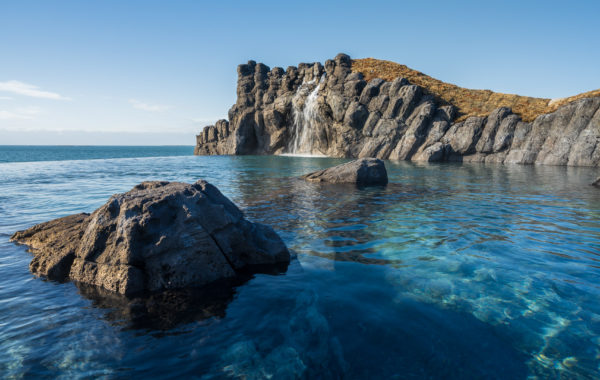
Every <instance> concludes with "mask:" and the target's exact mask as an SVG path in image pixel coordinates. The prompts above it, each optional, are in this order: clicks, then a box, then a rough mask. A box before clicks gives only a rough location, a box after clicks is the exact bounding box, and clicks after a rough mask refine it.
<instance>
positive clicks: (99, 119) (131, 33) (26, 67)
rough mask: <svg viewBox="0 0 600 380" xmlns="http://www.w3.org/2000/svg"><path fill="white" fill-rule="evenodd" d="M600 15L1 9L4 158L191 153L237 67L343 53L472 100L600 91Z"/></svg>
mask: <svg viewBox="0 0 600 380" xmlns="http://www.w3.org/2000/svg"><path fill="white" fill-rule="evenodd" d="M599 19H600V2H599V1H577V0H572V1H569V2H565V1H525V0H521V1H486V2H484V1H455V2H450V1H412V2H402V1H389V2H383V1H376V0H371V1H297V2H283V1H279V2H275V1H259V0H254V1H246V2H227V1H220V2H212V1H211V2H208V1H207V2H202V1H177V0H174V1H149V0H145V1H27V0H19V1H9V0H4V1H2V2H0V48H1V51H2V54H0V145H1V144H124V145H128V144H184V145H193V143H194V135H195V134H196V133H198V132H199V131H200V130H201V129H202V127H203V126H204V125H206V124H208V123H212V122H214V121H215V120H217V119H219V118H226V117H227V111H228V109H229V107H230V106H231V105H232V104H233V103H234V102H235V82H236V66H237V65H238V64H239V63H244V62H246V61H248V60H249V59H253V60H256V61H259V62H264V63H265V64H267V65H269V66H270V67H274V66H282V67H284V68H285V67H287V66H289V65H297V64H298V63H299V62H313V61H320V62H323V61H324V60H326V59H328V58H332V57H334V56H335V55H336V54H337V53H339V52H345V53H347V54H350V56H352V57H353V58H363V57H375V58H381V59H388V60H392V61H396V62H399V63H403V64H406V65H408V66H409V67H412V68H414V69H417V70H419V71H422V72H424V73H426V74H428V75H431V76H433V77H436V78H439V79H441V80H444V81H446V82H451V83H455V84H458V85H460V86H464V87H469V88H484V89H491V90H494V91H499V92H505V93H518V94H522V95H529V96H539V97H547V98H559V97H565V96H570V95H574V94H577V93H580V92H584V91H589V90H593V89H597V88H600V69H598V67H600V28H599V24H598V22H599V21H598V20H599Z"/></svg>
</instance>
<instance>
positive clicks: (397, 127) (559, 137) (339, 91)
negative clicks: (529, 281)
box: [195, 54, 600, 166]
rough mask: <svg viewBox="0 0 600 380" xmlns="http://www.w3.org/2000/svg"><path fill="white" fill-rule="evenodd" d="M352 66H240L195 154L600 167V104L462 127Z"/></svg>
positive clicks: (436, 107) (413, 90) (413, 93)
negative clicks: (230, 94) (220, 115)
mask: <svg viewBox="0 0 600 380" xmlns="http://www.w3.org/2000/svg"><path fill="white" fill-rule="evenodd" d="M351 66H352V60H351V59H350V57H349V56H347V55H346V54H338V55H337V56H336V57H335V59H333V60H327V61H326V62H325V64H324V65H322V64H321V63H318V62H317V63H310V64H307V63H301V64H299V65H298V67H294V66H290V67H288V68H287V69H286V70H283V69H282V68H279V67H275V68H273V69H269V67H267V66H265V65H264V64H262V63H256V62H254V61H249V62H248V63H247V64H243V65H239V66H238V83H237V102H236V103H235V104H234V105H233V106H232V107H231V109H230V110H229V115H228V116H229V121H226V120H220V121H218V122H217V123H216V124H215V125H214V126H207V127H205V128H204V130H203V131H202V132H201V133H200V134H199V135H198V136H197V138H196V148H195V154H198V155H212V154H261V155H262V154H282V153H295V154H319V155H326V156H330V157H347V158H351V157H352V158H359V157H377V158H381V159H391V160H409V161H421V162H436V161H464V162H486V163H518V164H545V165H570V166H600V144H599V143H600V97H593V98H582V99H579V100H576V101H573V102H571V103H568V104H565V105H563V106H561V107H560V108H558V109H557V110H556V111H555V112H552V113H549V114H544V115H540V116H538V117H537V118H536V119H535V120H534V121H533V122H530V123H527V122H523V121H522V120H521V117H520V116H519V115H516V114H514V113H513V112H512V110H511V109H510V108H508V107H500V108H498V109H496V110H494V111H493V112H491V113H490V114H489V115H482V116H471V117H468V118H466V119H465V120H460V119H458V120H457V119H456V118H457V116H460V115H458V112H457V109H456V108H455V107H454V106H453V105H451V104H443V103H442V102H440V101H439V100H438V99H436V98H434V97H433V96H432V95H431V94H430V93H428V91H427V90H426V89H425V88H422V87H420V86H417V85H414V84H411V83H409V81H408V80H407V79H405V78H396V79H394V80H393V81H385V80H383V79H379V78H374V79H372V80H370V81H369V82H367V81H366V80H365V79H364V77H363V75H362V74H361V73H358V72H352V67H351Z"/></svg>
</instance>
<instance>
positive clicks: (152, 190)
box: [11, 180, 290, 295]
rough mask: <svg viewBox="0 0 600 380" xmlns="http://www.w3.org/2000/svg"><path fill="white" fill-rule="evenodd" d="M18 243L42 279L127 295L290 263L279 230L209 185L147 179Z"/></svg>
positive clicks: (34, 231)
mask: <svg viewBox="0 0 600 380" xmlns="http://www.w3.org/2000/svg"><path fill="white" fill-rule="evenodd" d="M11 240H12V241H15V242H18V243H21V244H26V245H28V246H29V247H30V250H31V252H32V253H33V255H34V258H33V260H32V262H31V264H30V270H31V272H32V273H34V274H36V275H38V276H44V277H47V278H49V279H51V280H58V281H64V280H72V281H76V282H79V283H83V284H90V285H95V286H99V287H102V288H105V289H108V290H110V291H114V292H117V293H121V294H126V295H131V294H134V293H139V292H144V291H149V292H153V291H158V290H164V289H176V288H182V287H188V286H202V285H205V284H208V283H212V282H214V281H216V280H219V279H223V278H233V277H235V276H236V275H237V274H238V273H241V272H245V271H249V270H250V271H251V270H252V268H253V267H256V268H258V266H264V265H267V266H268V265H276V264H278V263H283V264H287V263H289V261H290V254H289V252H288V250H287V248H286V246H285V244H284V243H283V241H282V240H281V238H280V237H279V236H278V235H277V233H276V232H275V231H274V230H273V229H272V228H271V227H269V226H266V225H263V224H260V223H251V222H249V221H248V220H246V219H245V218H244V215H243V213H242V212H241V211H240V210H239V209H238V208H237V206H236V205H235V204H233V203H232V202H231V201H230V200H229V199H227V198H226V197H225V196H224V195H223V194H221V192H220V191H219V190H218V189H217V188H216V187H214V186H213V185H211V184H209V183H208V182H206V181H203V180H200V181H198V182H196V183H194V184H186V183H179V182H143V183H141V184H139V185H137V186H135V187H134V188H133V189H132V190H130V191H129V192H127V193H123V194H117V195H114V196H112V197H111V198H110V199H109V200H108V202H107V203H106V204H105V205H103V206H102V207H100V208H98V209H97V210H96V211H94V212H93V213H92V214H77V215H71V216H67V217H64V218H60V219H56V220H52V221H50V222H46V223H41V224H38V225H36V226H33V227H31V228H29V229H27V230H25V231H19V232H17V233H15V234H14V235H13V236H12V237H11Z"/></svg>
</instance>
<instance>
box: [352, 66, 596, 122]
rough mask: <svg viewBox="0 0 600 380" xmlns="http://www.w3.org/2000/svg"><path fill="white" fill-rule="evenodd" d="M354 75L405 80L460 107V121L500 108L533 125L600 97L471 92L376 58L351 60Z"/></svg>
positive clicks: (593, 93) (588, 95)
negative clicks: (568, 106)
mask: <svg viewBox="0 0 600 380" xmlns="http://www.w3.org/2000/svg"><path fill="white" fill-rule="evenodd" d="M352 71H354V72H360V73H362V74H363V75H364V77H365V80H367V81H370V80H371V79H373V78H381V79H385V80H387V81H391V80H394V79H395V78H399V77H404V78H406V79H408V81H409V82H410V83H412V84H416V85H418V86H421V87H423V88H424V89H425V90H426V91H427V92H429V93H430V94H431V95H433V96H434V97H435V98H436V99H437V101H438V102H440V103H441V104H452V105H454V106H455V107H457V108H458V116H457V121H461V120H464V119H466V118H467V117H469V116H486V115H488V114H489V113H490V112H492V111H493V110H494V109H496V108H498V107H510V108H511V109H512V111H513V112H514V113H516V114H519V115H521V118H522V119H523V120H524V121H533V120H534V119H535V118H536V117H538V116H539V115H541V114H544V113H549V112H553V111H555V110H556V109H557V108H558V107H560V106H562V105H564V104H567V103H570V102H572V101H574V100H577V99H581V98H586V97H594V96H600V89H598V90H594V91H590V92H586V93H583V94H579V95H575V96H571V97H568V98H562V99H553V100H551V99H544V98H532V97H528V96H520V95H513V94H502V93H499V92H493V91H490V90H471V89H468V88H462V87H459V86H456V85H454V84H450V83H445V82H442V81H440V80H437V79H435V78H432V77H430V76H428V75H425V74H423V73H421V72H419V71H416V70H413V69H411V68H409V67H407V66H405V65H401V64H399V63H395V62H391V61H383V60H379V59H374V58H363V59H355V60H352Z"/></svg>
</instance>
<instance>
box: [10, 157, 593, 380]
mask: <svg viewBox="0 0 600 380" xmlns="http://www.w3.org/2000/svg"><path fill="white" fill-rule="evenodd" d="M341 162H344V160H338V159H329V158H306V157H251V156H249V157H215V156H213V157H194V156H183V157H146V158H119V159H97V160H70V161H63V162H58V161H48V162H27V163H25V162H12V163H0V352H2V353H3V355H1V356H0V374H2V375H3V376H6V377H15V378H19V377H45V378H69V379H70V378H77V377H96V376H106V377H108V378H122V377H131V376H135V377H141V376H145V375H146V376H153V377H170V378H174V377H181V376H186V377H188V376H189V377H195V378H201V379H215V378H228V377H232V378H246V379H255V378H265V377H272V378H315V377H320V378H349V379H365V378H412V379H422V378H432V377H433V378H456V379H459V378H486V379H489V378H511V379H519V378H522V379H524V378H528V377H530V378H536V377H537V378H546V377H550V378H557V377H559V376H564V377H565V378H595V377H597V376H598V372H599V370H600V368H599V366H600V338H599V337H600V304H599V303H598V299H600V298H599V297H600V288H599V285H598V284H599V283H600V282H599V281H598V280H599V279H600V262H599V259H600V255H599V254H600V191H598V190H597V189H595V188H593V187H591V186H589V183H590V182H592V181H593V180H594V179H595V177H596V176H597V173H596V170H594V169H589V168H565V167H540V166H499V165H480V164H439V165H415V164H410V163H394V162H386V165H387V168H388V173H389V177H390V184H389V185H388V186H386V187H373V188H364V189H361V188H356V187H354V186H342V185H339V186H338V185H335V186H324V185H319V184H312V183H305V182H302V181H299V180H296V179H294V177H297V176H299V175H301V174H304V173H306V172H309V171H312V170H316V169H319V168H325V167H328V166H331V165H334V164H337V163H341ZM199 178H204V179H206V180H208V181H210V182H211V183H213V184H214V185H216V186H217V187H219V189H221V191H222V192H223V193H224V194H225V195H226V196H228V197H230V198H231V199H232V200H233V201H234V202H236V203H237V204H238V205H239V206H240V207H241V208H242V209H243V210H244V211H245V213H246V215H247V217H248V218H249V219H251V220H253V221H259V222H262V223H267V224H270V225H271V226H273V227H274V228H275V229H276V230H277V231H278V232H279V233H280V235H281V236H282V238H283V239H284V240H285V242H286V244H287V245H288V246H289V247H290V248H291V249H292V250H293V251H294V252H296V253H297V255H298V257H297V259H296V260H294V261H293V262H292V263H291V265H290V266H289V268H288V270H287V272H286V273H285V274H283V275H277V276H274V275H268V274H259V275H256V276H254V277H253V278H250V279H244V281H240V282H239V283H235V284H231V286H226V287H224V288H221V290H220V291H219V292H215V291H212V290H204V291H200V290H198V291H186V292H183V293H173V294H164V295H160V296H156V297H155V298H153V299H150V300H135V301H132V302H128V301H124V300H123V299H121V298H119V297H115V296H114V295H111V294H105V293H104V292H101V291H99V290H97V289H94V288H91V289H90V288H86V287H79V288H78V287H77V286H76V285H74V284H72V283H66V284H59V283H55V282H50V281H43V280H40V279H37V278H34V277H33V276H32V275H31V274H30V273H29V272H28V263H29V261H30V259H31V256H30V254H29V253H27V252H26V250H25V248H24V247H21V246H16V245H13V244H12V243H9V242H8V238H9V236H10V235H11V234H12V233H13V232H14V231H15V230H18V229H23V228H26V227H29V226H31V225H33V224H35V223H39V222H42V221H46V220H48V219H51V218H56V217H60V216H65V215H68V214H71V213H75V212H80V211H92V210H94V209H95V208H97V207H98V206H100V205H102V204H103V203H104V202H106V200H107V199H108V197H109V196H110V195H111V194H113V193H118V192H123V191H127V190H129V189H130V188H131V187H133V186H134V185H135V184H137V183H139V182H141V181H144V180H159V179H160V180H173V181H175V180H176V181H184V182H194V181H196V180H197V179H199Z"/></svg>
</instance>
